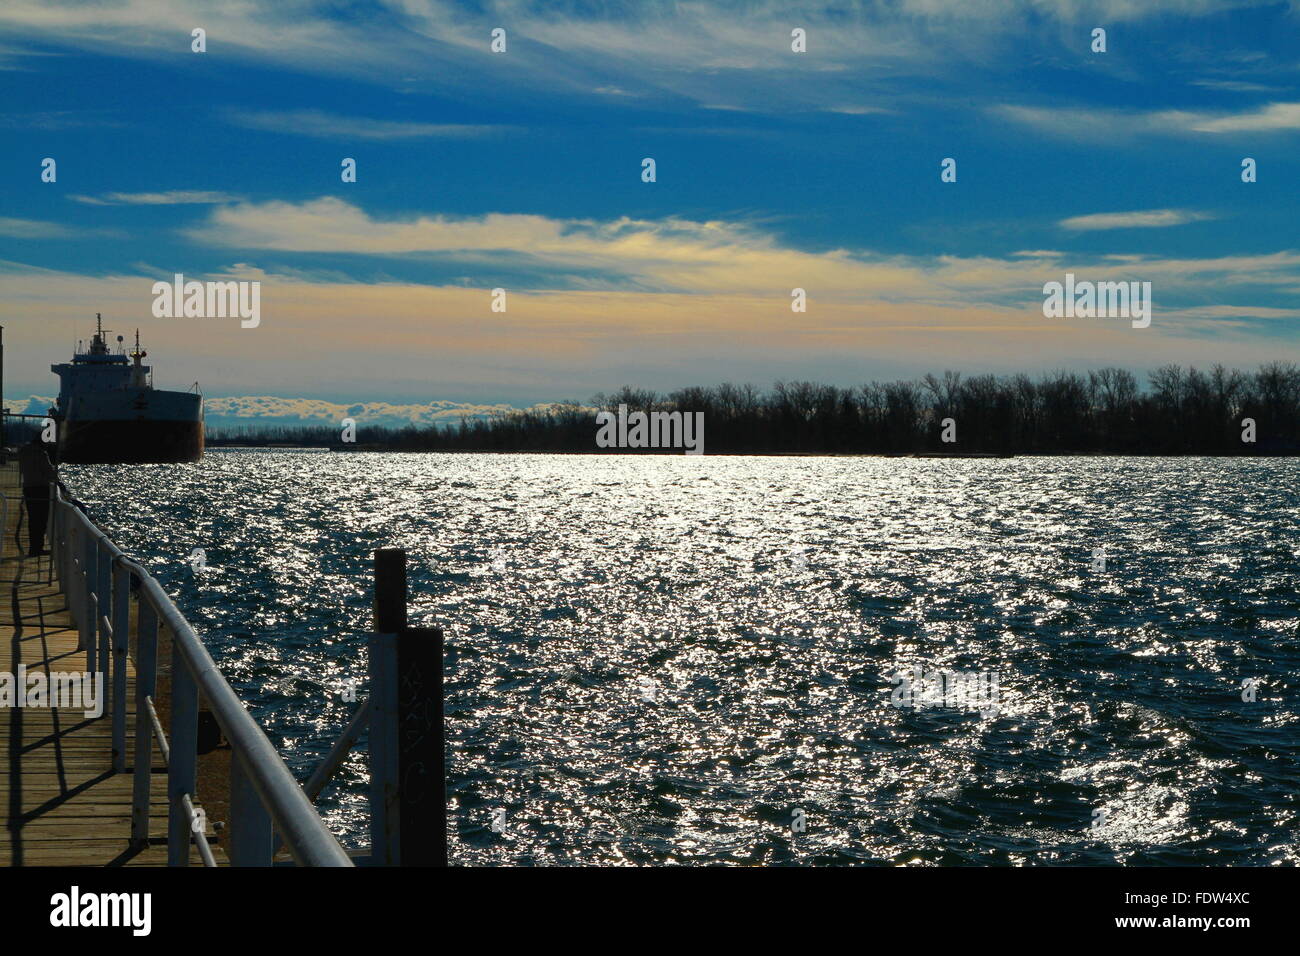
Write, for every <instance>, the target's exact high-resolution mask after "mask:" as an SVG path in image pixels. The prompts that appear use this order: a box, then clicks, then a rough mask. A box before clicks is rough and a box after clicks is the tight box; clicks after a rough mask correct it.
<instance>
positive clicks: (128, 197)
mask: <svg viewBox="0 0 1300 956" xmlns="http://www.w3.org/2000/svg"><path fill="white" fill-rule="evenodd" d="M68 198H69V199H71V200H73V201H74V202H79V203H84V204H86V205H88V206H187V205H196V206H197V205H214V204H218V203H227V202H239V201H240V200H241V197H239V196H235V195H232V194H231V193H222V192H212V191H209V190H201V189H173V190H170V191H169V192H161V193H106V194H104V195H103V196H83V195H80V194H76V193H74V194H72V195H69V196H68Z"/></svg>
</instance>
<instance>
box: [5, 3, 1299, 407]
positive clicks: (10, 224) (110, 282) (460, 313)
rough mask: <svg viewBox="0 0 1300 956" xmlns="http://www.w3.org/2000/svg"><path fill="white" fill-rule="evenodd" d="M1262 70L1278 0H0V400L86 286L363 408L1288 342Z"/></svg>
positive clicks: (59, 357)
mask: <svg viewBox="0 0 1300 956" xmlns="http://www.w3.org/2000/svg"><path fill="white" fill-rule="evenodd" d="M195 27H202V28H203V29H205V30H206V34H207V52H205V53H194V52H192V51H191V31H192V30H193V29H194V28H195ZM498 27H499V28H502V29H504V30H505V31H506V47H507V48H506V52H505V53H493V52H491V50H490V49H489V44H490V42H491V31H492V30H493V29H494V28H498ZM796 27H798V28H802V29H804V30H806V31H807V52H805V53H794V52H792V51H791V37H790V33H791V30H792V29H794V28H796ZM1095 27H1102V28H1104V29H1105V30H1106V51H1105V52H1104V53H1095V52H1093V51H1092V50H1091V49H1090V46H1091V44H1092V30H1093V29H1094V28H1095ZM1298 81H1300V7H1297V5H1296V4H1293V3H1249V2H1218V0H1199V2H1194V0H1189V2H1178V3H1174V2H1165V0H1146V2H1141V3H1139V2H1130V0H1109V2H1105V0H1102V2H1084V0H1076V2H1062V3H1048V2H1031V0H1008V2H1005V3H991V2H990V3H986V2H978V0H968V2H963V3H941V2H938V0H895V2H889V3H858V4H804V5H793V4H764V3H693V4H664V3H636V4H626V5H625V4H618V3H603V4H592V3H569V4H565V3H554V2H551V3H544V4H543V3H517V2H501V3H492V2H484V3H478V4H450V3H438V2H418V0H409V2H405V3H396V4H383V3H369V4H359V5H351V6H348V7H347V10H346V12H343V13H341V12H340V10H339V7H338V6H337V5H333V4H312V3H297V2H287V3H256V2H241V3H232V4H221V5H215V4H197V3H193V4H192V3H186V2H179V3H161V2H140V0H123V2H119V3H115V4H94V5H73V4H68V5H61V4H60V5H50V4H48V3H35V2H31V3H29V2H25V0H17V2H10V3H7V4H6V6H5V7H4V8H3V10H0V84H3V97H2V99H0V102H3V103H4V104H5V105H4V107H3V109H4V112H3V114H0V130H3V138H4V142H5V145H6V148H5V149H4V150H3V151H0V182H2V183H3V187H2V188H0V197H2V200H3V207H2V208H0V321H2V322H3V324H4V325H5V326H6V343H7V345H8V353H7V363H6V382H5V387H6V397H7V398H9V399H11V400H13V399H21V398H25V396H27V395H30V394H37V395H48V394H51V393H52V391H53V384H54V380H53V377H52V376H51V375H49V373H48V365H49V363H50V362H53V361H63V360H66V358H67V357H68V356H67V353H68V352H69V351H70V349H71V345H72V342H73V340H74V339H75V338H76V337H77V336H78V335H84V334H85V332H86V330H87V329H88V328H89V324H90V323H91V322H92V321H93V313H94V312H96V311H101V312H104V313H105V318H106V322H107V324H109V325H110V326H111V327H112V328H114V329H115V330H116V331H127V332H128V333H129V331H130V330H131V329H134V328H135V327H137V326H138V327H139V328H140V329H141V331H142V335H143V336H144V338H145V340H146V344H147V345H148V346H149V347H150V349H151V353H152V356H151V357H152V360H153V361H154V362H155V363H156V369H157V380H158V384H159V385H168V386H173V387H183V386H186V385H188V384H189V383H190V382H192V381H195V380H198V381H200V382H201V383H202V384H203V386H204V389H205V392H206V393H207V394H208V395H209V396H210V397H212V398H217V399H220V398H225V399H239V398H242V397H245V396H276V397H277V398H279V399H280V400H282V402H283V405H282V406H278V407H282V408H284V409H292V408H293V402H295V401H301V402H303V403H305V404H304V406H303V407H304V408H305V409H308V410H310V408H312V407H316V406H313V405H312V403H313V402H317V403H320V402H324V403H329V407H328V410H329V413H330V414H332V413H333V405H336V404H339V403H342V404H348V403H353V402H373V403H390V404H392V405H394V406H400V407H401V409H399V410H397V411H394V412H393V414H396V415H398V416H399V417H400V416H401V415H406V414H410V415H412V416H424V417H426V418H427V417H428V416H429V415H432V414H434V412H432V411H429V410H428V407H429V403H436V402H453V403H465V404H466V405H467V406H469V407H477V406H486V405H494V404H497V403H508V404H513V405H526V404H531V403H534V402H545V401H550V400H559V399H564V398H578V399H585V398H587V397H589V396H590V395H591V394H592V393H594V392H597V391H602V390H611V389H613V388H616V387H618V386H619V385H621V384H624V383H628V384H636V385H641V386H645V387H650V388H658V389H661V390H667V389H670V388H673V387H677V386H681V385H685V384H694V383H716V382H719V381H723V380H732V381H746V380H747V381H754V382H756V383H759V384H768V383H770V382H771V381H773V380H774V379H777V378H785V379H791V378H811V379H816V380H820V381H827V382H837V383H840V384H853V383H856V382H861V381H865V380H869V379H873V378H897V377H908V376H911V375H914V374H917V373H918V372H923V371H930V370H933V371H940V370H942V369H944V368H957V369H961V370H964V371H966V372H969V373H976V372H983V371H995V372H1005V371H1021V370H1023V371H1029V372H1037V371H1042V370H1047V369H1052V368H1057V367H1063V366H1064V367H1080V368H1087V367H1099V366H1101V365H1108V364H1118V365H1123V366H1126V367H1129V368H1133V369H1134V370H1137V371H1141V370H1144V369H1147V368H1151V367H1154V366H1155V365H1159V364H1162V363H1164V362H1171V361H1172V362H1182V363H1184V364H1196V365H1198V366H1201V367H1205V366H1208V365H1209V364H1211V363H1213V362H1215V361H1222V362H1224V363H1226V364H1229V365H1237V366H1242V367H1249V366H1252V365H1255V364H1258V363H1259V362H1261V361H1269V360H1273V359H1277V358H1282V359H1286V360H1294V359H1295V358H1296V357H1297V355H1300V352H1298V351H1297V349H1296V345H1297V343H1298V341H1300V335H1298V334H1297V319H1300V297H1298V296H1297V292H1298V291H1300V230H1298V228H1297V222H1298V221H1300V216H1298V215H1297V212H1298V211H1300V210H1298V209H1297V206H1298V205H1300V203H1298V202H1297V196H1300V151H1297V148H1296V147H1297V145H1298V140H1300V82H1298ZM44 157H53V158H55V159H56V161H57V163H58V166H57V175H58V178H57V181H56V182H54V183H43V182H41V179H40V171H41V170H40V163H41V160H42V159H43V158H44ZM344 157H353V158H355V159H356V161H357V169H358V176H357V182H355V183H343V182H341V180H340V176H339V170H340V161H341V160H342V158H344ZM644 157H653V158H654V159H655V161H656V164H657V181H656V182H654V183H644V182H642V181H641V176H640V173H641V160H642V159H643V158H644ZM945 157H953V158H955V159H956V161H957V181H956V182H955V183H943V182H941V181H940V175H939V174H940V161H941V160H942V159H943V158H945ZM1244 157H1251V158H1253V159H1255V160H1256V162H1257V164H1258V181H1257V182H1254V183H1249V184H1247V183H1243V182H1242V181H1241V162H1242V159H1243V158H1244ZM1067 271H1072V272H1074V273H1076V274H1077V275H1079V276H1080V277H1081V278H1093V279H1125V280H1145V281H1151V282H1152V285H1153V298H1154V301H1155V317H1154V321H1153V323H1152V326H1151V328H1149V329H1141V330H1138V329H1132V328H1130V327H1129V325H1128V323H1126V322H1123V321H1120V320H1105V319H1093V320H1087V319H1078V320H1062V319H1045V318H1044V317H1043V315H1042V311H1041V305H1042V300H1043V296H1042V285H1043V283H1045V282H1048V281H1052V280H1060V279H1061V278H1062V277H1063V275H1064V273H1065V272H1067ZM176 272H182V273H184V274H185V275H186V277H187V278H190V279H199V280H205V279H218V278H228V277H233V278H244V279H249V280H257V281H260V282H262V316H263V318H262V323H261V325H260V326H259V327H258V328H256V329H241V328H240V327H239V325H238V322H237V321H229V320H223V319H158V318H154V317H153V316H152V314H151V312H150V306H151V304H152V296H151V294H150V287H151V284H152V282H154V281H157V280H160V279H164V280H166V279H170V277H171V276H172V275H173V274H174V273H176ZM795 286H798V287H802V288H805V289H806V290H807V294H808V298H809V309H808V312H807V313H802V314H801V313H792V312H791V310H790V307H789V304H790V290H791V288H793V287H795ZM496 287H503V288H505V289H506V290H507V297H508V306H507V311H506V313H504V314H501V313H493V312H492V311H491V310H490V308H489V303H490V291H489V290H491V289H493V288H496ZM420 406H424V407H425V410H424V411H421V410H420V408H419V407H420ZM232 407H238V403H235V405H233V406H232ZM250 407H251V406H250ZM257 407H258V409H259V411H258V414H266V410H267V408H268V406H267V405H266V403H262V404H260V405H258V406H257ZM320 407H322V408H324V407H326V406H324V405H321V406H320ZM376 407H378V406H376ZM439 407H440V408H441V407H443V406H439ZM454 407H460V406H459V405H456V406H454ZM411 409H414V410H411ZM284 413H285V414H288V412H284ZM377 414H378V413H377Z"/></svg>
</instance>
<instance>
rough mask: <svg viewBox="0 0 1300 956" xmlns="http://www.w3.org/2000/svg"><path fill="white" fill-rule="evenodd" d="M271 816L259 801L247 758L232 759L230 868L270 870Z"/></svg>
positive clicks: (234, 756)
mask: <svg viewBox="0 0 1300 956" xmlns="http://www.w3.org/2000/svg"><path fill="white" fill-rule="evenodd" d="M274 839H275V837H274V834H273V832H272V829H271V816H270V814H268V813H267V812H266V808H265V807H263V806H262V801H261V800H259V799H258V797H257V791H255V790H254V789H253V784H252V782H251V781H250V780H249V779H248V772H247V771H246V770H245V769H244V761H243V758H242V757H240V756H239V755H238V754H232V755H231V758H230V843H229V853H230V865H231V866H270V865H271V860H272V856H273V853H274Z"/></svg>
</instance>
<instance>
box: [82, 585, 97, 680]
mask: <svg viewBox="0 0 1300 956" xmlns="http://www.w3.org/2000/svg"><path fill="white" fill-rule="evenodd" d="M83 610H84V611H85V613H84V614H83V615H82V617H83V618H84V620H82V622H81V623H80V624H78V625H77V648H78V649H80V648H83V647H84V648H85V649H86V670H88V671H90V673H91V674H94V673H95V666H96V664H97V663H98V661H97V660H96V658H97V656H98V654H97V651H98V650H99V648H98V647H97V646H96V643H95V619H96V618H98V617H99V600H98V599H97V598H96V597H95V592H94V591H93V590H91V588H90V584H89V582H87V584H86V603H85V605H83Z"/></svg>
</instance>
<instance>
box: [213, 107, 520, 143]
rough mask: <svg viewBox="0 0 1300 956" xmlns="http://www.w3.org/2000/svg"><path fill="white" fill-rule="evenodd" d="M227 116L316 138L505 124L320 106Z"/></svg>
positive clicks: (444, 133)
mask: <svg viewBox="0 0 1300 956" xmlns="http://www.w3.org/2000/svg"><path fill="white" fill-rule="evenodd" d="M227 119H228V120H229V121H230V122H231V123H232V124H234V125H235V126H242V127H245V128H247V129H259V130H268V131H270V132H273V133H290V134H296V135H299V136H314V137H317V138H320V139H343V140H347V139H369V140H398V139H430V138H434V137H451V138H465V137H472V136H486V135H488V134H491V133H499V132H503V131H505V130H506V129H508V127H505V126H487V125H469V124H464V123H416V122H410V121H407V120H381V119H370V118H368V117H363V116H339V115H337V114H335V113H326V112H324V111H323V110H284V111H274V110H265V111H248V110H231V111H229V112H228V113H227Z"/></svg>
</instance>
